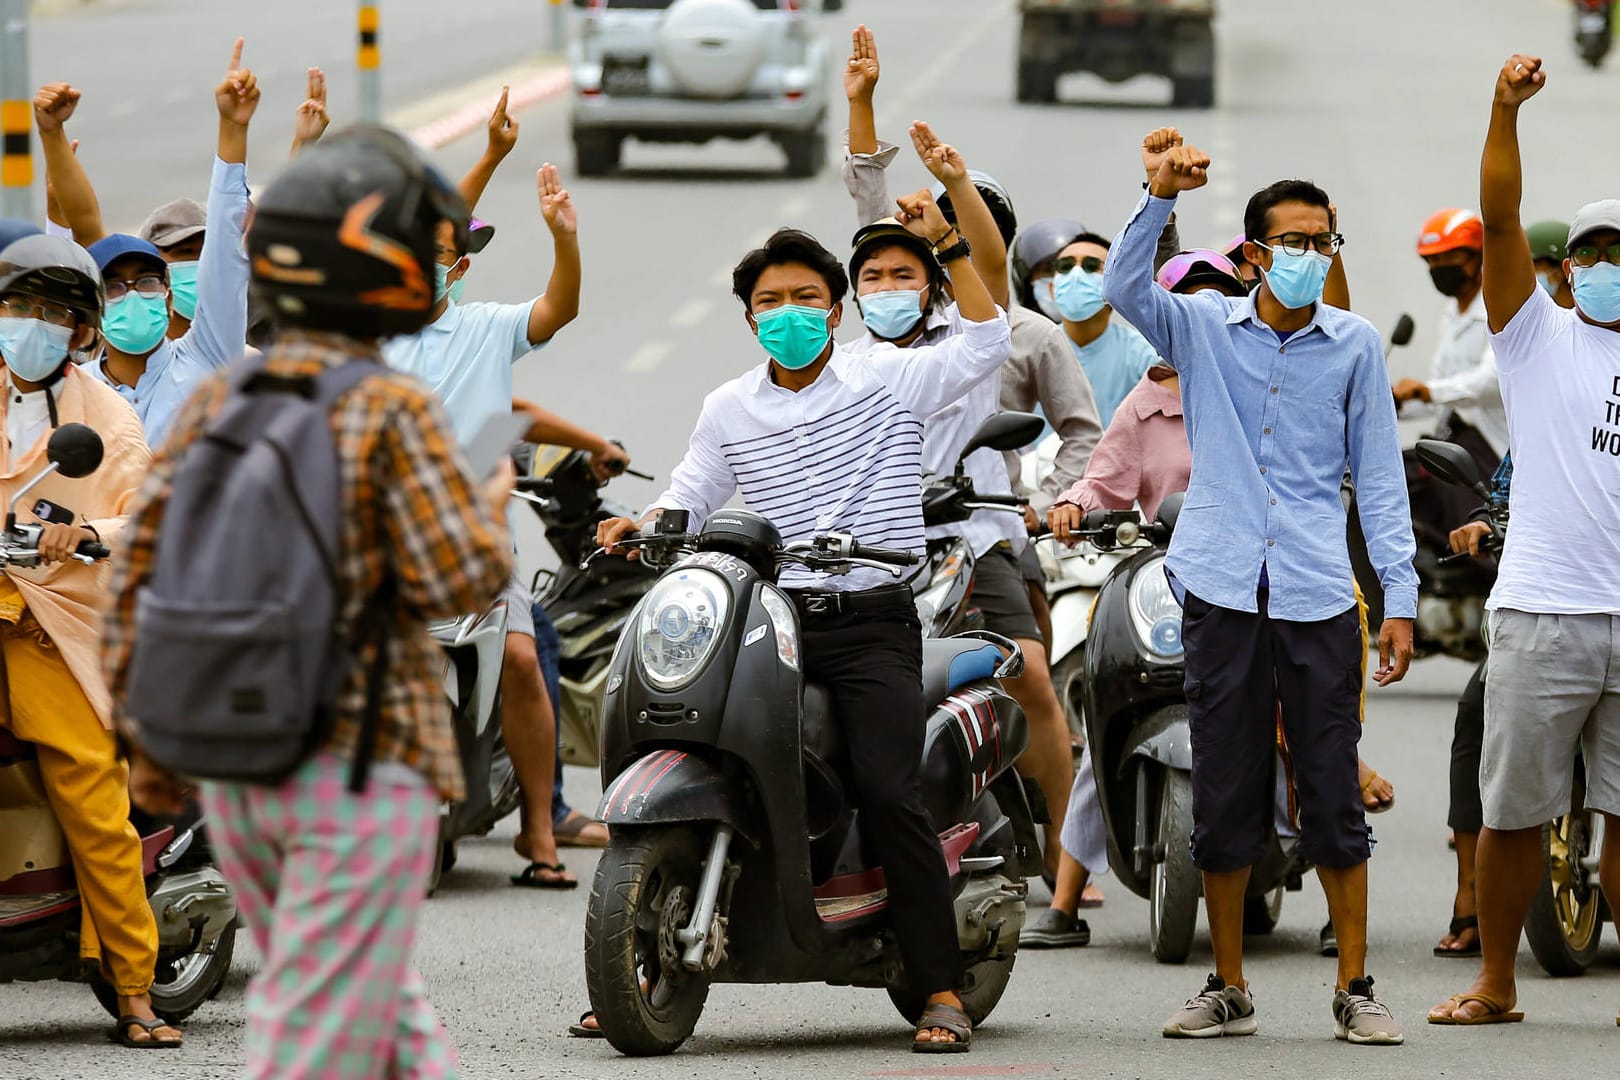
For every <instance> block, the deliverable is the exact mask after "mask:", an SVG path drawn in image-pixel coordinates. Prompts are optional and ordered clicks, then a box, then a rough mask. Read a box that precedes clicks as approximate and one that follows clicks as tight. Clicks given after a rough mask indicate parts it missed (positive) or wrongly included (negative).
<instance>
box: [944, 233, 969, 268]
mask: <svg viewBox="0 0 1620 1080" xmlns="http://www.w3.org/2000/svg"><path fill="white" fill-rule="evenodd" d="M972 254H973V248H972V247H971V246H969V244H968V242H967V240H966V239H962V240H958V241H957V242H956V243H955V244H953V245H951V246H950V247H948V248H946V249H945V250H944V251H936V252H934V258H936V259H938V260H939V263H940V265H941V266H943V265H945V264H946V263H950V262H955V261H956V260H957V259H965V258H967V257H968V256H970V255H972Z"/></svg>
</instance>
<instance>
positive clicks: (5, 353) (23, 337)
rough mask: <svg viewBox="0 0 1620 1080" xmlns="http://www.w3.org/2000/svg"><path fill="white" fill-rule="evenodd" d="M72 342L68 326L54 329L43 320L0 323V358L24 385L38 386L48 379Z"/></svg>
mask: <svg viewBox="0 0 1620 1080" xmlns="http://www.w3.org/2000/svg"><path fill="white" fill-rule="evenodd" d="M72 338H73V328H72V327H71V326H57V325H55V324H53V323H48V322H45V321H44V320H43V319H9V318H3V319H0V357H4V358H5V361H6V367H8V368H10V369H11V373H12V374H13V375H15V376H17V378H19V379H22V380H23V381H24V382H31V383H39V382H44V381H45V380H46V379H48V378H50V377H51V374H52V373H53V372H55V371H56V369H57V368H59V367H61V366H62V361H64V360H66V359H67V355H68V342H69V341H71V340H72Z"/></svg>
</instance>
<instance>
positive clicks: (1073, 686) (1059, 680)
mask: <svg viewBox="0 0 1620 1080" xmlns="http://www.w3.org/2000/svg"><path fill="white" fill-rule="evenodd" d="M1085 679H1086V646H1085V644H1084V643H1083V642H1082V643H1081V644H1079V645H1077V646H1075V647H1074V648H1073V649H1071V650H1070V651H1069V654H1068V655H1067V656H1065V657H1064V658H1063V659H1061V660H1059V661H1058V662H1057V663H1056V664H1053V665H1052V688H1053V689H1054V690H1056V691H1057V696H1058V701H1060V702H1062V703H1063V718H1064V719H1065V720H1066V721H1068V724H1069V736H1070V738H1071V739H1076V738H1077V739H1079V740H1080V742H1081V743H1082V744H1084V743H1085V741H1086V710H1085V701H1084V698H1085V694H1084V690H1085V685H1086V682H1085ZM1074 759H1075V761H1076V762H1078V761H1079V760H1080V752H1079V751H1078V750H1076V751H1075V755H1074Z"/></svg>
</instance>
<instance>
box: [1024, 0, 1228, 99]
mask: <svg viewBox="0 0 1620 1080" xmlns="http://www.w3.org/2000/svg"><path fill="white" fill-rule="evenodd" d="M1019 10H1020V12H1021V13H1022V15H1023V26H1022V28H1021V30H1020V32H1019V37H1018V100H1019V101H1024V102H1053V101H1056V100H1057V84H1058V79H1059V78H1061V77H1062V76H1063V75H1066V74H1068V73H1069V72H1071V71H1090V72H1093V73H1095V74H1097V75H1099V76H1101V77H1102V78H1104V79H1106V80H1108V81H1109V82H1124V81H1125V80H1126V79H1129V78H1131V77H1132V76H1135V75H1143V74H1148V75H1167V76H1169V78H1170V81H1171V85H1172V86H1173V87H1174V91H1173V93H1172V96H1171V104H1172V105H1176V106H1186V107H1191V108H1200V109H1207V108H1209V107H1210V106H1212V105H1214V104H1215V31H1214V28H1213V26H1212V23H1213V22H1214V18H1215V0H1020V3H1019Z"/></svg>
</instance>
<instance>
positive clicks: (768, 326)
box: [754, 304, 832, 371]
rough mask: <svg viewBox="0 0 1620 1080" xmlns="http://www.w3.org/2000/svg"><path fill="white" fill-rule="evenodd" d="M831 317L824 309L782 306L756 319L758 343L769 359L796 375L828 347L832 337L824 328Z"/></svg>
mask: <svg viewBox="0 0 1620 1080" xmlns="http://www.w3.org/2000/svg"><path fill="white" fill-rule="evenodd" d="M831 314H832V312H830V311H828V310H827V309H826V308H814V307H804V306H803V305H800V304H784V305H782V306H781V307H779V308H772V309H771V310H769V311H762V312H760V313H759V314H758V315H755V316H754V324H755V325H756V326H757V327H758V328H759V329H758V331H757V333H758V336H759V343H760V345H761V347H763V348H764V350H765V351H766V352H767V353H769V354H770V356H771V359H772V360H775V361H776V362H777V363H778V364H781V365H782V366H783V367H785V368H787V369H788V370H789V371H798V370H800V369H802V368H807V367H809V366H810V365H811V364H813V363H815V362H816V360H817V359H819V358H820V356H821V350H823V349H825V348H826V347H827V341H828V339H829V338H831V337H832V328H831V327H829V326H828V325H827V317H828V316H829V315H831Z"/></svg>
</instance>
